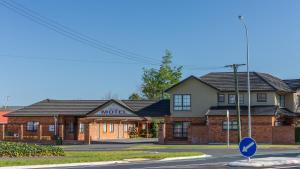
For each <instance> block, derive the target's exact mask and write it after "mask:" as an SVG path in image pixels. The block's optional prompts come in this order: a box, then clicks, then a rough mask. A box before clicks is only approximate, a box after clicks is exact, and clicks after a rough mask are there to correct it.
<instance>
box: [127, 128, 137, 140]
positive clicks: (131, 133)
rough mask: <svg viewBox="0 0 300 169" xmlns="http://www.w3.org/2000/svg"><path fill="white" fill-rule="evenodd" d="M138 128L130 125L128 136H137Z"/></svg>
mask: <svg viewBox="0 0 300 169" xmlns="http://www.w3.org/2000/svg"><path fill="white" fill-rule="evenodd" d="M138 135H139V134H138V130H137V128H136V127H130V128H129V137H130V138H137V137H138Z"/></svg>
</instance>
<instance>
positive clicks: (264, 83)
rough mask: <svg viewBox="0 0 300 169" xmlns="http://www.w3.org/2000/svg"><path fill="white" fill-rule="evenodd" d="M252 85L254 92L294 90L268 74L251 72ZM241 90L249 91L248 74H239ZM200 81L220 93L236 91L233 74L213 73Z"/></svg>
mask: <svg viewBox="0 0 300 169" xmlns="http://www.w3.org/2000/svg"><path fill="white" fill-rule="evenodd" d="M249 74H250V83H251V85H250V86H251V90H252V91H284V92H293V90H292V89H291V88H290V87H289V86H288V85H287V84H286V83H284V81H283V80H281V79H279V78H277V77H275V76H272V75H270V74H266V73H258V72H250V73H249ZM237 76H238V82H239V90H240V91H247V72H238V73H237ZM200 80H202V81H204V82H206V83H208V84H210V85H211V86H214V87H215V88H217V89H218V90H220V91H225V92H229V91H235V87H234V86H235V85H234V74H233V72H212V73H208V74H206V75H204V76H202V77H200Z"/></svg>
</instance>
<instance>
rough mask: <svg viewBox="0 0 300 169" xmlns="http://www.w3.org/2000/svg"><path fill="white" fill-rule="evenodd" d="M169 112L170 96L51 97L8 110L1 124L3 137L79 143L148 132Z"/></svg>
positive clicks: (122, 137)
mask: <svg viewBox="0 0 300 169" xmlns="http://www.w3.org/2000/svg"><path fill="white" fill-rule="evenodd" d="M165 115H169V101H168V100H160V101H154V100H115V99H111V100H51V99H46V100H43V101H40V102H38V103H34V104H32V105H29V106H27V107H24V108H21V109H19V110H16V111H13V112H11V113H8V114H7V115H6V116H7V120H8V123H7V124H2V125H1V124H0V134H1V138H0V140H9V141H28V142H29V141H39V142H54V141H55V136H59V137H60V138H61V139H62V140H64V142H66V143H68V142H71V143H76V142H85V143H88V144H89V143H91V142H93V141H95V142H97V141H103V140H110V139H127V138H130V137H131V133H134V134H135V133H136V134H135V135H134V137H137V136H140V135H141V133H142V132H144V134H145V136H144V137H151V135H150V133H149V129H150V123H151V122H152V121H153V120H156V121H163V117H164V116H165Z"/></svg>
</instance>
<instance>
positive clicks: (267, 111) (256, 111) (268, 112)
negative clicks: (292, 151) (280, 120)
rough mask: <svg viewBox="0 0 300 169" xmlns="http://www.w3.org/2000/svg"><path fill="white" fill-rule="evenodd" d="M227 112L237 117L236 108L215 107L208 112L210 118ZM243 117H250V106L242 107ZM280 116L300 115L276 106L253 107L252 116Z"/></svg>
mask: <svg viewBox="0 0 300 169" xmlns="http://www.w3.org/2000/svg"><path fill="white" fill-rule="evenodd" d="M227 110H229V114H230V115H236V114H237V113H236V107H235V106H213V107H211V108H210V109H209V110H208V111H207V112H206V115H208V116H219V115H222V116H224V115H226V114H227ZM240 110H241V115H248V106H240ZM276 113H278V114H283V115H286V116H300V113H293V112H291V111H289V110H288V109H285V108H279V107H278V106H274V105H261V106H251V115H258V116H259V115H261V116H273V115H276Z"/></svg>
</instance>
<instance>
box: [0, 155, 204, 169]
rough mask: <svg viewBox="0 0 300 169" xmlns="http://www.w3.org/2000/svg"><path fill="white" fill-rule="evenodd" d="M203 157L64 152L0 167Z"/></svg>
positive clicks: (8, 160)
mask: <svg viewBox="0 0 300 169" xmlns="http://www.w3.org/2000/svg"><path fill="white" fill-rule="evenodd" d="M197 155H203V153H200V152H166V153H165V152H164V153H154V152H150V151H100V152H66V156H64V157H36V158H34V157H32V158H2V159H1V158H0V166H20V165H40V164H64V163H80V162H97V161H114V160H124V159H134V158H146V159H163V158H167V157H184V156H197Z"/></svg>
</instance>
